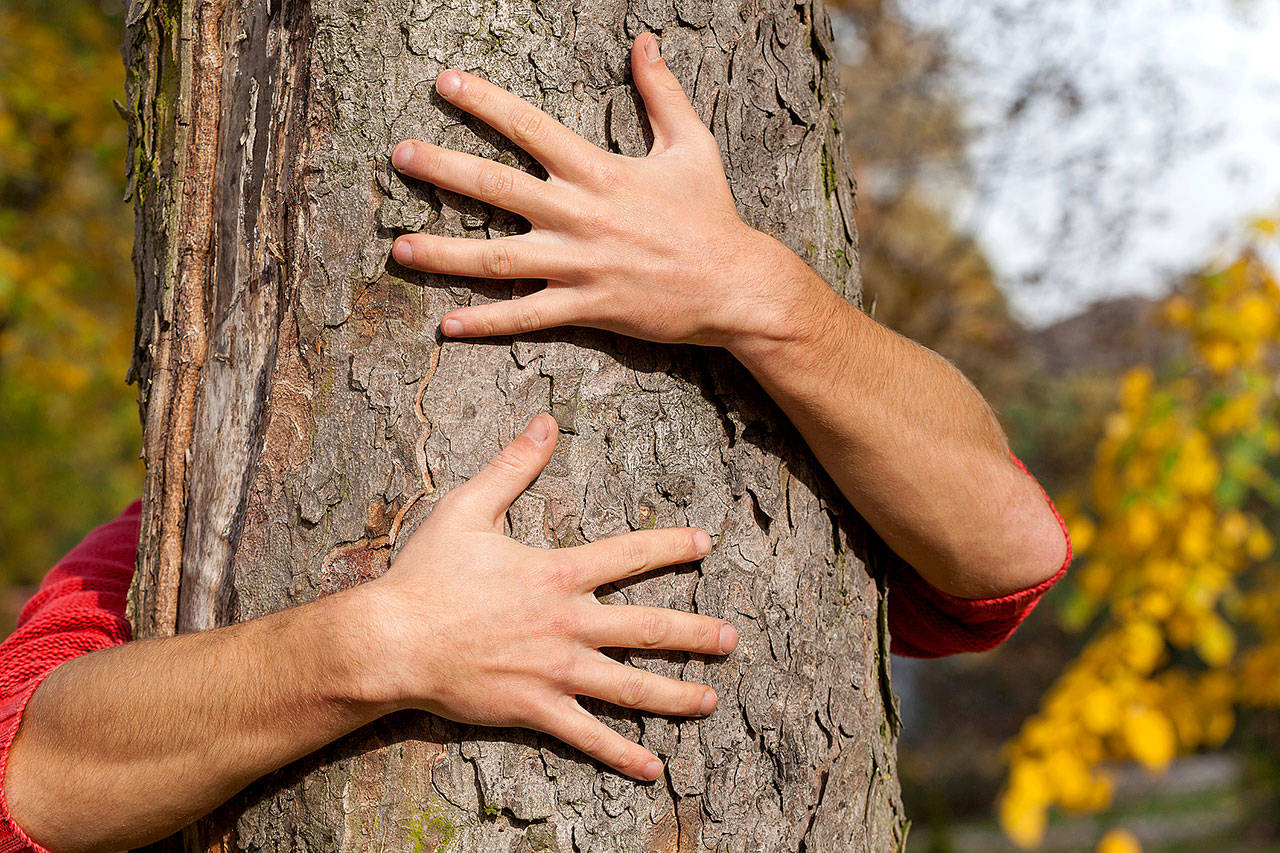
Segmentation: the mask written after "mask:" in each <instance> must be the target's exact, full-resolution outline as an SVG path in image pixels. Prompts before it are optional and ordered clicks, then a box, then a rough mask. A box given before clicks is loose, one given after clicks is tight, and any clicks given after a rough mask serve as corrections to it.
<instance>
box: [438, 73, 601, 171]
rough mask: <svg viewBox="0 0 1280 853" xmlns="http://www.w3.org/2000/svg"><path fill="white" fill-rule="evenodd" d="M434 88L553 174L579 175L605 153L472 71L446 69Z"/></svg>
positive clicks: (540, 111) (527, 103) (535, 108)
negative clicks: (526, 152)
mask: <svg viewBox="0 0 1280 853" xmlns="http://www.w3.org/2000/svg"><path fill="white" fill-rule="evenodd" d="M436 90H437V91H438V92H439V93H440V94H441V95H442V96H444V98H445V99H446V100H448V101H449V103H451V104H454V105H455V106H457V107H459V108H461V109H464V110H466V111H467V112H469V113H471V114H472V115H473V116H475V117H476V118H478V119H481V120H482V121H484V123H485V124H487V125H489V126H490V127H492V128H493V129H494V130H496V131H498V132H499V133H501V134H502V135H503V136H505V137H507V138H508V139H510V140H511V141H512V142H514V143H515V144H516V145H519V146H520V147H521V148H523V149H524V150H525V151H528V152H529V153H530V154H532V155H533V156H534V158H535V159H537V161H538V162H539V163H541V164H542V165H543V166H544V167H545V168H546V170H547V171H548V172H549V173H551V174H553V175H560V176H561V177H569V176H572V175H581V174H583V172H584V167H585V166H587V165H588V164H590V163H591V162H593V161H594V160H596V159H598V158H599V157H601V156H602V155H603V153H604V152H602V151H601V150H600V149H599V148H597V147H596V146H594V145H592V144H591V143H590V142H587V140H585V139H583V138H582V137H581V136H579V135H578V134H576V133H574V132H573V131H572V130H570V129H569V128H567V127H565V126H564V125H563V124H561V123H560V122H558V121H556V120H555V119H553V118H552V117H551V116H549V115H547V114H546V113H544V112H543V111H542V110H540V109H538V108H537V107H535V106H533V105H532V104H530V103H529V102H527V101H525V100H524V99H522V98H519V97H517V96H515V95H513V94H511V93H510V92H508V91H507V90H505V89H502V88H499V87H498V86H495V85H493V84H492V83H490V82H489V81H488V80H483V79H481V78H479V77H477V76H475V75H474V74H468V73H467V72H465V71H459V70H457V69H456V68H449V69H447V70H446V71H445V72H444V73H443V74H441V75H440V76H439V77H438V78H436Z"/></svg>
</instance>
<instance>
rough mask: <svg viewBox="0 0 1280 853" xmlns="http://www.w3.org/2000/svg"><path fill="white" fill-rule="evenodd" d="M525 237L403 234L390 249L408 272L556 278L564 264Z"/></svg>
mask: <svg viewBox="0 0 1280 853" xmlns="http://www.w3.org/2000/svg"><path fill="white" fill-rule="evenodd" d="M523 236H524V235H517V236H514V237H495V238H494V239H491V240H483V239H478V238H471V237H439V236H437V235H434V234H405V235H404V236H402V237H398V238H396V242H395V245H394V246H393V247H392V249H391V253H392V256H393V257H394V258H395V259H396V263H398V264H400V265H401V266H404V267H408V268H409V269H415V270H422V271H423V272H434V273H441V274H444V275H465V276H471V277H473V278H556V277H558V276H560V275H562V274H563V273H564V271H565V269H566V266H565V263H564V261H563V260H562V259H560V257H559V256H558V255H557V253H556V252H555V251H554V250H553V249H552V248H550V247H549V246H544V245H540V244H537V243H534V242H532V241H528V240H522V239H521V237H523Z"/></svg>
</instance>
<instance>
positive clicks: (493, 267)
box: [481, 246, 512, 278]
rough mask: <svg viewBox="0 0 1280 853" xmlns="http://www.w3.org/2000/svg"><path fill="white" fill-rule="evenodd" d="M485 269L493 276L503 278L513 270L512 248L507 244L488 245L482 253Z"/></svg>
mask: <svg viewBox="0 0 1280 853" xmlns="http://www.w3.org/2000/svg"><path fill="white" fill-rule="evenodd" d="M481 262H482V263H483V264H484V271H485V272H486V273H487V274H488V275H489V276H491V277H493V278H503V277H504V276H506V275H507V274H508V273H509V272H511V265H512V259H511V250H510V249H508V248H507V247H506V246H486V247H485V250H484V252H483V253H482V255H481Z"/></svg>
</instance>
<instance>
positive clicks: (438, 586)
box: [366, 415, 738, 780]
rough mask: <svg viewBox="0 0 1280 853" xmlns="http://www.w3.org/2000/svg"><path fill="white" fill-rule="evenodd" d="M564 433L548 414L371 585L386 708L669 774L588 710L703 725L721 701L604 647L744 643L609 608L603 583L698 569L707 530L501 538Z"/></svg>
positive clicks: (722, 633) (704, 620) (452, 496)
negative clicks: (589, 702)
mask: <svg viewBox="0 0 1280 853" xmlns="http://www.w3.org/2000/svg"><path fill="white" fill-rule="evenodd" d="M555 435H556V423H555V420H553V419H552V418H551V416H550V415H539V416H538V417H537V418H534V420H533V421H532V422H531V423H530V424H529V426H528V427H527V428H526V430H525V432H524V434H523V435H521V436H520V437H519V438H517V439H516V440H515V441H514V442H512V443H511V444H510V445H508V446H507V447H506V448H505V449H504V450H503V451H502V452H501V453H500V454H498V456H497V457H496V458H494V460H493V461H492V462H490V463H489V465H488V466H487V467H485V468H484V469H483V470H482V471H480V473H478V474H476V476H475V477H473V478H472V479H471V480H469V481H468V482H467V483H465V484H464V485H462V486H459V487H458V488H456V489H454V490H453V491H451V492H449V493H448V494H446V495H445V496H444V497H442V498H441V499H440V501H439V502H438V503H437V504H436V506H435V508H434V509H433V510H432V512H431V515H430V516H429V517H428V518H427V520H426V521H425V522H424V523H423V524H422V526H421V527H419V528H418V530H417V531H416V532H415V533H414V534H413V536H412V538H410V540H409V542H408V543H407V544H406V545H405V547H404V549H403V550H402V551H401V553H400V555H399V556H398V557H397V558H396V560H395V562H394V563H393V564H392V566H391V568H390V569H389V570H388V571H387V573H386V574H384V575H383V576H382V577H381V578H379V579H377V580H375V581H373V582H372V583H370V584H367V585H366V587H367V588H370V590H371V591H373V592H376V594H377V595H378V604H377V609H378V610H379V611H380V612H383V613H386V614H389V615H390V618H389V619H387V620H386V622H385V624H386V630H385V631H384V632H383V633H384V636H383V637H382V639H381V640H380V642H379V646H380V652H381V653H382V654H383V657H384V663H385V664H386V666H387V670H388V673H389V674H388V678H387V683H386V685H385V687H384V691H385V692H386V693H387V697H386V701H387V702H388V703H389V704H391V705H393V706H396V707H415V708H421V709H424V710H427V711H431V712H432V713H434V714H437V715H439V716H441V717H446V718H448V719H450V720H455V721H458V722H465V723H473V724H478V725H486V726H521V727H524V728H530V729H536V730H538V731H542V732H546V733H548V734H551V735H554V736H555V737H558V738H560V739H561V740H563V741H564V742H565V743H568V744H569V745H570V746H574V747H576V748H578V749H580V750H582V751H583V752H585V753H587V754H588V755H590V756H592V757H593V758H596V759H598V760H599V761H601V762H603V763H605V764H608V765H609V766H610V767H613V768H615V769H616V770H618V771H620V772H622V773H625V774H626V775H628V776H632V777H635V778H637V779H645V780H651V779H656V778H657V777H658V776H660V775H661V773H662V764H661V762H659V761H658V759H657V757H656V756H654V755H653V753H651V752H649V750H647V749H645V748H644V747H642V746H640V745H639V744H636V743H633V742H631V741H630V740H628V739H626V738H624V737H623V736H622V735H620V734H618V733H617V732H615V731H613V729H611V728H609V727H608V726H606V725H605V724H604V723H602V722H600V720H599V719H597V718H596V717H595V716H593V715H592V714H591V713H589V712H588V711H586V710H585V709H584V708H583V707H582V706H581V705H580V704H578V701H577V698H576V697H577V696H592V697H595V698H597V699H603V700H605V701H607V702H612V703H614V704H617V705H623V706H625V707H628V708H639V709H642V710H645V711H649V712H652V713H655V714H670V715H679V716H700V715H704V714H709V713H711V711H712V710H714V709H715V706H716V701H717V697H716V694H715V691H713V690H712V689H711V688H710V687H707V686H705V685H701V684H691V683H688V682H683V681H677V680H675V679H671V678H665V677H663V676H660V675H655V674H653V673H650V672H646V671H644V670H642V669H637V668H635V667H631V666H625V665H623V664H621V663H618V662H617V661H615V660H613V659H612V658H610V657H608V656H606V655H605V654H603V653H602V652H601V651H600V649H601V648H611V647H613V648H654V649H673V650H681V651H690V652H700V653H702V654H713V655H719V654H726V653H728V652H730V651H732V650H733V649H734V647H735V646H737V643H738V635H737V632H736V631H734V629H733V627H732V626H730V625H729V624H728V623H727V622H725V621H723V620H721V619H713V618H711V617H708V616H699V615H697V614H693V613H684V612H681V611H676V610H666V609H663V608H658V607H638V606H623V605H605V604H602V603H601V602H600V601H599V600H598V599H597V598H596V597H595V595H594V594H593V592H594V590H595V588H596V587H598V586H601V585H603V584H607V583H610V582H613V581H617V580H621V579H623V578H627V577H631V576H634V575H638V574H641V573H644V572H647V571H649V570H652V569H656V568H661V567H663V566H670V565H674V564H678V563H687V562H691V561H693V560H697V559H700V558H701V557H703V556H705V555H706V554H707V552H709V551H710V550H711V539H710V537H709V536H707V534H706V533H705V532H703V531H701V530H696V529H692V528H676V529H666V530H662V529H659V530H644V531H638V532H634V533H627V534H624V535H622V536H617V537H614V538H611V539H605V540H602V541H599V542H594V543H591V544H588V545H582V546H579V547H576V548H563V549H558V550H542V549H537V548H530V547H526V546H524V545H521V544H520V543H519V542H516V541H515V540H513V539H510V538H508V537H507V536H505V535H504V534H503V518H504V516H505V515H506V511H507V508H508V507H509V506H510V505H511V503H512V502H513V501H514V500H515V499H516V498H517V497H518V496H519V495H520V493H521V492H523V491H524V490H525V488H527V487H528V486H529V484H530V483H531V482H533V480H534V478H535V477H537V476H538V474H539V473H540V472H541V471H542V469H543V468H544V467H545V466H546V464H547V462H548V460H550V458H551V453H552V450H553V449H554V448H555V443H556V442H555Z"/></svg>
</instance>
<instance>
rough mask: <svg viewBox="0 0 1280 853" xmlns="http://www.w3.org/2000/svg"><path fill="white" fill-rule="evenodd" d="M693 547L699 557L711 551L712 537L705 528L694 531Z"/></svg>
mask: <svg viewBox="0 0 1280 853" xmlns="http://www.w3.org/2000/svg"><path fill="white" fill-rule="evenodd" d="M693 547H694V548H695V549H696V550H697V552H698V556H699V557H705V556H707V555H708V554H710V553H711V537H710V536H708V535H707V533H706V531H705V530H695V531H693Z"/></svg>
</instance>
